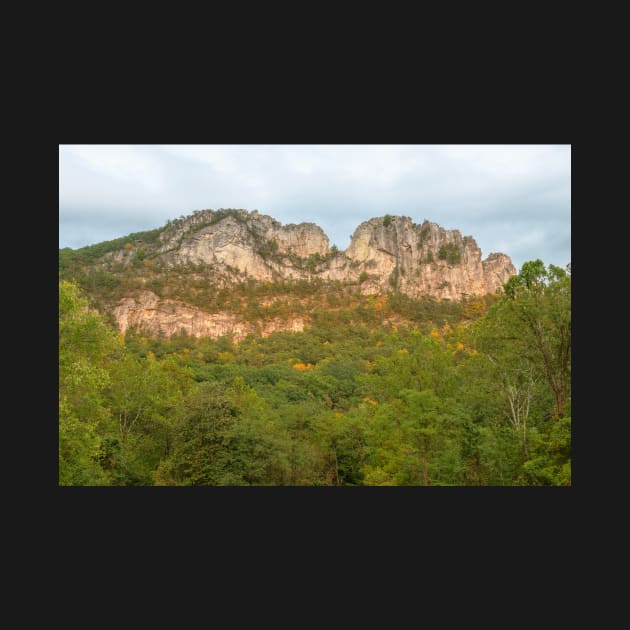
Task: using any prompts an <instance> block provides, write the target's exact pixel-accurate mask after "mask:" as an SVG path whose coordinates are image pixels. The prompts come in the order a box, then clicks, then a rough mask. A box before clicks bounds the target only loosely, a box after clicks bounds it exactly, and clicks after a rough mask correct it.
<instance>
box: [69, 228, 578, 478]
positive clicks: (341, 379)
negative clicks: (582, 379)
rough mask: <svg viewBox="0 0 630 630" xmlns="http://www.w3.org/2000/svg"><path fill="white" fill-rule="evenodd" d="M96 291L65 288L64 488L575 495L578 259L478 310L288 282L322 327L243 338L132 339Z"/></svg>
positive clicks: (79, 284)
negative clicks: (525, 489)
mask: <svg viewBox="0 0 630 630" xmlns="http://www.w3.org/2000/svg"><path fill="white" fill-rule="evenodd" d="M147 236H149V237H152V236H153V234H152V233H146V234H144V233H143V237H144V238H145V239H146V238H147ZM97 253H98V255H101V254H102V252H100V251H99V252H97ZM449 255H452V253H451V252H448V251H444V256H445V257H447V256H449ZM63 262H64V265H66V266H67V267H68V268H70V267H71V266H72V265H73V264H75V266H77V265H76V263H74V262H73V261H72V260H71V258H70V256H69V252H66V254H65V256H64V258H63ZM101 275H103V276H104V274H101ZM96 277H97V276H95V275H92V276H91V280H90V281H91V282H94V278H96ZM104 277H105V276H104ZM85 278H87V276H85ZM105 279H106V280H107V279H108V277H106V278H105ZM87 282H88V280H87V279H85V281H72V279H67V278H63V279H60V282H59V484H60V485H63V486H152V485H160V486H164V485H166V486H248V485H249V486H258V485H260V486H569V485H571V266H570V265H568V266H567V268H566V269H562V268H560V267H556V266H554V265H551V264H550V265H545V264H544V263H543V262H542V261H541V260H535V261H529V262H526V263H525V264H523V266H522V268H521V270H520V272H519V273H518V275H516V276H514V277H512V278H511V279H510V280H509V281H508V282H507V283H506V285H505V286H504V290H503V292H502V293H501V294H500V295H497V296H487V297H486V298H476V299H469V300H464V301H462V302H461V303H456V302H452V303H451V302H447V301H442V302H437V301H435V300H431V299H430V298H426V299H422V300H411V299H410V298H407V297H405V296H401V295H400V294H397V293H396V292H395V291H392V292H390V293H389V294H387V295H383V296H369V297H366V296H362V297H361V296H359V295H358V294H357V295H355V296H352V295H350V294H348V293H347V292H346V293H344V292H343V291H340V290H338V288H337V289H335V290H333V288H330V287H326V286H324V285H321V284H310V285H309V284H308V283H306V284H304V285H303V286H296V287H295V288H294V289H290V288H289V289H286V287H285V289H283V290H285V291H286V290H294V291H295V292H300V291H301V292H302V294H301V295H302V297H304V298H308V297H310V298H312V300H313V303H317V304H319V305H320V307H319V308H311V310H310V311H309V316H310V323H309V325H308V326H307V327H306V328H305V330H304V331H303V332H274V333H272V334H271V335H269V336H268V337H266V338H262V337H260V336H256V335H253V334H252V335H249V336H248V337H247V338H246V339H244V340H242V341H240V342H239V343H234V342H233V341H232V340H230V339H229V338H227V337H223V338H219V339H210V338H195V337H191V336H187V335H185V334H181V335H177V336H174V337H171V338H163V337H150V336H147V335H146V334H143V333H142V332H141V331H138V330H133V329H130V330H128V331H126V334H122V333H120V332H119V331H118V330H117V329H116V327H115V326H114V325H113V322H112V321H111V318H108V316H107V315H106V314H104V311H103V310H102V309H101V308H100V303H99V301H98V299H97V298H95V297H94V296H91V295H90V292H89V288H90V287H89V286H88V285H87V284H86V283H87ZM103 285H104V286H105V285H106V283H105V282H104V281H103ZM309 287H310V288H309ZM104 290H105V289H104ZM239 290H240V289H235V290H234V291H233V292H232V295H233V296H240V297H242V298H243V299H242V300H241V301H240V302H238V303H239V304H245V306H244V307H242V315H243V316H244V317H247V316H252V317H253V316H257V317H259V316H261V315H263V316H264V315H266V313H262V312H261V307H260V300H259V296H257V295H256V293H255V287H250V288H249V291H250V293H248V292H247V289H246V288H244V289H242V290H240V291H241V293H239ZM217 295H218V298H221V299H222V298H226V297H227V294H226V295H219V294H217ZM248 295H249V296H250V297H249V298H248ZM204 299H205V298H204ZM283 304H286V303H285V302H283V301H282V300H278V302H277V304H276V306H275V309H276V311H277V312H279V313H281V312H282V308H283ZM311 306H312V305H311ZM269 308H274V307H269ZM292 308H293V307H292ZM309 308H310V307H309ZM385 314H387V315H388V317H387V318H385V317H384V315H385Z"/></svg>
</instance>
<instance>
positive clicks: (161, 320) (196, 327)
mask: <svg viewBox="0 0 630 630" xmlns="http://www.w3.org/2000/svg"><path fill="white" fill-rule="evenodd" d="M113 313H114V317H115V318H116V321H117V322H118V325H119V327H120V330H121V332H123V333H125V332H126V331H127V329H128V328H129V327H131V326H136V327H137V328H138V329H139V330H142V331H144V332H146V333H149V334H151V335H154V336H158V335H164V336H165V337H172V336H173V335H177V334H180V333H181V332H182V331H185V332H186V334H187V335H190V336H193V337H212V338H218V337H223V336H226V335H227V336H231V337H232V339H233V340H234V341H241V340H242V339H245V337H247V335H249V334H250V333H254V334H258V335H261V336H263V337H267V336H268V335H270V334H271V333H273V332H277V331H284V330H290V331H294V332H298V331H301V330H304V318H302V317H292V318H289V319H288V320H282V319H278V318H276V319H268V320H259V321H257V322H244V321H242V320H241V319H239V318H238V317H237V316H236V315H233V314H231V313H227V312H219V313H207V312H205V311H203V310H201V309H199V308H196V307H194V306H190V305H189V304H184V303H183V302H180V301H178V300H161V299H160V298H159V297H158V296H157V295H156V294H155V293H153V292H152V291H141V292H140V293H138V295H137V296H135V297H131V298H123V299H122V300H120V301H119V303H118V305H117V306H116V307H115V308H114V311H113Z"/></svg>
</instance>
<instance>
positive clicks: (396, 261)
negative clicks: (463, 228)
mask: <svg viewBox="0 0 630 630" xmlns="http://www.w3.org/2000/svg"><path fill="white" fill-rule="evenodd" d="M141 247H142V249H143V250H144V251H143V256H145V257H148V258H149V259H150V260H152V261H154V262H155V263H156V264H158V265H162V266H163V267H164V268H165V269H167V270H168V269H177V268H179V267H190V266H191V265H192V266H195V267H196V268H197V269H203V270H205V272H206V273H207V274H209V277H211V280H209V281H211V282H212V283H213V284H215V285H216V286H221V287H226V286H227V287H229V286H231V285H233V284H235V283H240V282H245V281H251V280H255V281H258V282H274V281H281V280H313V279H317V278H318V279H321V280H323V281H340V282H342V283H354V284H355V285H357V286H358V287H359V289H360V292H361V293H362V294H364V295H374V294H382V293H387V292H388V291H399V292H401V293H404V294H406V295H408V296H410V297H412V298H420V297H422V296H423V295H429V296H432V297H434V298H437V299H448V300H459V299H461V298H462V297H464V296H481V295H486V294H488V293H496V292H499V291H500V290H501V288H502V286H503V285H504V284H505V282H506V281H507V280H508V279H509V278H510V277H511V276H512V275H514V274H516V269H515V267H514V265H513V264H512V261H511V260H510V258H509V257H508V256H507V255H505V254H501V253H491V254H490V255H489V256H488V257H487V258H486V259H485V260H482V258H481V250H480V249H479V247H478V246H477V243H476V242H475V240H474V239H473V238H472V237H471V236H464V237H462V235H461V233H460V232H459V230H445V229H444V228H442V227H440V226H439V225H438V224H437V223H431V222H429V221H426V220H425V221H424V222H423V223H421V224H416V223H414V222H413V221H412V220H411V219H410V218H409V217H403V216H389V215H386V216H384V217H377V218H373V219H370V220H368V221H365V222H363V223H361V224H360V225H359V226H358V227H357V229H356V230H355V232H354V234H353V235H352V238H351V242H350V245H349V247H348V249H347V250H345V251H336V250H335V249H333V250H331V249H330V248H329V241H328V237H327V236H326V234H324V232H323V230H322V229H321V228H320V227H318V226H317V225H315V224H314V223H300V224H298V225H295V224H289V225H282V224H281V223H279V222H278V221H276V220H275V219H273V218H272V217H269V216H266V215H263V214H259V213H258V212H257V211H255V210H254V211H253V212H247V211H245V210H218V211H213V210H203V211H197V212H195V213H193V214H192V215H190V216H188V217H181V218H180V219H177V220H175V221H172V222H169V223H168V224H167V226H166V227H165V228H164V229H163V231H162V232H161V233H160V235H159V240H158V241H157V242H156V243H151V244H147V246H146V247H145V246H141ZM136 249H137V248H136V247H134V248H133V249H132V250H130V249H129V247H128V248H127V249H126V250H119V251H114V252H110V253H109V254H106V255H105V256H104V257H103V258H102V262H101V264H103V265H105V266H108V265H111V264H114V263H115V264H122V265H123V266H127V265H129V264H131V263H132V262H133V260H134V255H135V251H136ZM114 316H115V317H116V320H117V321H118V323H119V326H120V328H121V330H123V331H124V330H126V328H127V327H128V326H129V325H132V324H136V325H138V326H140V327H142V328H145V329H146V330H148V331H150V332H152V333H155V334H157V333H158V332H159V331H160V330H161V331H162V333H163V334H165V335H167V336H170V335H172V334H175V333H178V332H180V330H181V329H182V328H183V329H184V330H186V331H187V332H188V334H191V335H195V336H205V335H209V336H212V337H217V336H221V335H224V334H232V335H234V337H235V339H239V338H243V337H245V336H246V335H247V334H248V333H249V332H258V333H260V334H269V332H272V331H273V330H275V329H281V328H282V327H283V326H284V328H283V329H287V327H288V328H289V329H291V330H301V327H303V325H304V322H303V320H292V321H289V322H284V323H280V322H267V323H263V322H258V323H257V324H251V323H243V322H239V321H237V319H236V318H235V317H234V315H231V314H230V313H227V312H222V313H206V312H204V311H202V310H201V309H198V308H196V307H192V306H190V305H186V304H184V303H183V302H180V301H177V300H166V299H165V300H160V299H159V298H158V297H157V295H155V294H154V293H151V292H150V291H144V292H141V293H140V294H137V295H135V296H129V297H125V298H123V299H122V300H120V302H119V303H118V305H117V306H116V307H115V309H114Z"/></svg>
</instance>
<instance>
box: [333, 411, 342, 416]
mask: <svg viewBox="0 0 630 630" xmlns="http://www.w3.org/2000/svg"><path fill="white" fill-rule="evenodd" d="M335 417H336V418H343V414H342V413H341V411H335Z"/></svg>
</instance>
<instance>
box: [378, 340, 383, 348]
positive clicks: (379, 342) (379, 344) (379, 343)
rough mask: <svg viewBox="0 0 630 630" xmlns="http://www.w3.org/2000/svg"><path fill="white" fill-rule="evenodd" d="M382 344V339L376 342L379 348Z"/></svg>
mask: <svg viewBox="0 0 630 630" xmlns="http://www.w3.org/2000/svg"><path fill="white" fill-rule="evenodd" d="M382 345H383V342H382V341H380V340H379V341H377V342H376V347H377V348H380V347H381V346H382Z"/></svg>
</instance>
